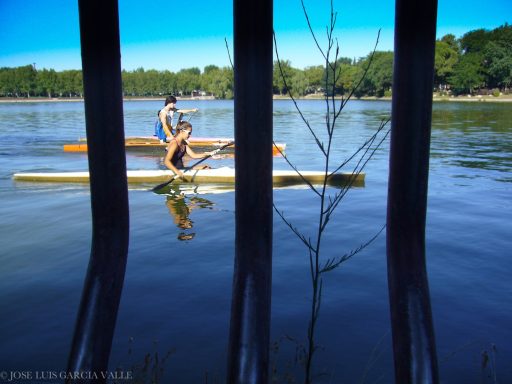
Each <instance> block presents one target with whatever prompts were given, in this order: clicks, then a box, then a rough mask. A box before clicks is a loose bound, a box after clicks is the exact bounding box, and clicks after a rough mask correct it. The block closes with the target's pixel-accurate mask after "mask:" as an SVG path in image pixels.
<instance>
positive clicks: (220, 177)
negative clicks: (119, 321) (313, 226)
mask: <svg viewBox="0 0 512 384" xmlns="http://www.w3.org/2000/svg"><path fill="white" fill-rule="evenodd" d="M301 174H302V176H304V178H305V179H307V180H308V181H309V182H310V183H312V184H321V183H322V182H323V179H324V173H323V172H320V171H301ZM127 177H128V183H162V182H165V181H168V180H170V179H171V178H172V177H174V173H173V172H172V171H170V170H128V171H127ZM364 177H365V175H364V173H360V174H358V175H353V174H351V173H342V172H339V173H336V174H334V175H332V176H331V177H329V180H328V184H330V185H345V184H347V183H349V182H351V181H352V180H353V181H354V185H356V186H361V185H363V184H364ZM13 178H14V180H17V181H31V182H54V183H87V182H89V172H26V173H25V172H23V173H15V174H14V175H13ZM272 179H273V183H274V185H293V184H301V183H303V181H302V179H301V177H300V176H299V175H298V174H297V173H296V172H295V171H293V170H274V171H273V172H272ZM174 182H175V183H184V182H185V183H195V184H203V183H207V184H215V183H219V184H222V183H234V182H235V170H234V168H229V167H223V168H216V169H201V170H190V171H188V172H186V173H185V176H184V180H180V179H176V180H175V181H174Z"/></svg>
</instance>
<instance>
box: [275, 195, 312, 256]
mask: <svg viewBox="0 0 512 384" xmlns="http://www.w3.org/2000/svg"><path fill="white" fill-rule="evenodd" d="M272 206H273V207H274V211H276V213H277V214H278V215H279V217H281V219H282V220H283V221H284V223H285V224H286V225H287V226H288V227H289V228H290V229H291V230H292V232H293V233H295V235H296V236H297V237H298V238H299V239H300V240H301V241H302V242H303V243H304V245H305V246H306V247H307V248H308V249H309V250H310V251H312V252H315V248H314V247H313V245H312V244H311V240H308V239H306V237H305V236H304V235H303V234H302V233H301V232H300V231H299V229H298V228H297V227H295V226H294V225H293V224H292V223H290V222H289V221H288V220H287V219H286V218H285V217H284V214H283V212H281V211H279V210H278V209H277V207H276V206H275V205H274V204H272Z"/></svg>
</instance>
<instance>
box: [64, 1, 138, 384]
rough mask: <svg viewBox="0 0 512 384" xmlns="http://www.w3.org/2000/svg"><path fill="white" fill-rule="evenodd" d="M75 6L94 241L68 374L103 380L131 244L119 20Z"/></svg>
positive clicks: (110, 5)
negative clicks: (86, 373) (94, 375)
mask: <svg viewBox="0 0 512 384" xmlns="http://www.w3.org/2000/svg"><path fill="white" fill-rule="evenodd" d="M78 4H79V11H80V38H81V47H82V71H83V80H84V95H85V118H86V127H87V145H88V156H89V173H90V183H91V185H90V188H91V209H92V226H93V228H92V232H93V234H92V246H91V255H90V261H89V267H88V270H87V276H86V279H85V284H84V288H83V293H82V300H81V303H80V308H79V313H78V318H77V322H76V326H75V333H74V337H73V342H72V346H71V352H70V356H69V362H68V370H69V372H78V371H91V372H100V371H106V370H107V368H108V359H109V355H110V349H111V344H112V338H113V334H114V328H115V323H116V317H117V310H118V307H119V301H120V298H121V291H122V287H123V280H124V273H125V268H126V259H127V253H128V238H129V212H128V184H127V179H126V158H125V152H124V128H123V99H122V83H121V62H120V56H121V55H120V43H119V17H118V6H117V0H79V2H78ZM101 377H102V376H101V375H99V380H98V379H96V380H93V379H91V380H86V379H83V380H79V381H80V382H93V381H94V382H104V380H102V379H101ZM73 381H76V380H73Z"/></svg>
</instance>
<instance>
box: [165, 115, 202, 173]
mask: <svg viewBox="0 0 512 384" xmlns="http://www.w3.org/2000/svg"><path fill="white" fill-rule="evenodd" d="M191 135H192V124H190V123H189V122H188V121H181V122H179V123H178V124H177V125H176V135H174V137H173V138H172V139H171V141H170V142H169V144H168V145H167V154H166V155H165V159H164V164H165V166H166V167H167V168H168V169H170V170H171V171H173V172H174V173H175V174H177V175H179V176H180V177H182V176H183V171H182V169H183V168H184V165H183V157H184V156H185V155H188V156H189V157H191V158H192V159H202V158H205V157H208V156H209V155H210V154H211V152H204V153H195V152H194V151H193V150H192V148H190V147H189V145H188V143H187V139H188V138H189V137H190V136H191ZM208 168H210V167H209V166H208V165H204V164H202V165H199V166H198V167H197V168H196V167H194V169H208Z"/></svg>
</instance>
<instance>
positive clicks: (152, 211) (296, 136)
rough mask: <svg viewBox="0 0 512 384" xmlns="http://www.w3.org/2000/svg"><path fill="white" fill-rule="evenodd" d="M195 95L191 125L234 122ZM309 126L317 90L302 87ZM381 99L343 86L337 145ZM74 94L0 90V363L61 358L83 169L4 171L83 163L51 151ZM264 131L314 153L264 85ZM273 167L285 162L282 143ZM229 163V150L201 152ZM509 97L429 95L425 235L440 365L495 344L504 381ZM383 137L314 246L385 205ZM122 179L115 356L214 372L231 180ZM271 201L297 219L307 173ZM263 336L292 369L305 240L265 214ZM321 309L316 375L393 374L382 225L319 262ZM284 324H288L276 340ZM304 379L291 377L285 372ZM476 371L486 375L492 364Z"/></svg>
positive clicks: (79, 229) (462, 361) (130, 116)
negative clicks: (69, 176)
mask: <svg viewBox="0 0 512 384" xmlns="http://www.w3.org/2000/svg"><path fill="white" fill-rule="evenodd" d="M180 103H181V104H180V106H182V107H185V108H186V107H197V108H199V110H200V111H199V113H197V114H196V115H194V117H193V118H192V121H191V122H192V123H193V125H194V128H195V129H194V134H195V135H196V136H222V137H226V136H227V137H232V136H233V104H232V102H226V101H197V102H180ZM161 104H162V102H153V101H144V102H140V101H138V102H136V101H133V102H126V103H125V105H124V113H125V129H126V135H127V136H131V135H151V134H152V127H153V122H154V118H155V115H156V111H157V110H158V109H159V108H160V107H161ZM301 106H302V108H303V110H304V112H305V115H306V116H307V118H308V120H309V121H310V122H311V123H312V124H313V126H314V127H315V129H319V130H320V129H322V127H323V121H324V106H325V105H324V103H323V102H321V101H307V102H302V103H301ZM390 108H391V105H390V103H389V102H361V101H354V102H352V103H351V104H349V107H348V108H347V110H346V112H345V115H344V118H343V120H342V122H341V123H340V126H339V129H338V131H337V132H338V133H337V135H336V138H335V153H334V158H335V159H336V162H338V161H342V160H343V159H345V158H347V157H348V156H349V154H350V153H351V151H352V150H353V149H354V148H357V145H358V144H360V143H362V142H363V141H364V140H365V139H366V138H368V137H369V136H370V135H371V134H372V132H373V130H374V129H375V128H376V127H377V125H378V124H379V122H380V120H381V119H382V118H384V117H386V116H387V115H389V113H390ZM84 127H85V122H84V116H83V104H82V103H23V104H21V103H20V104H0V195H1V203H0V215H1V217H2V220H1V221H0V246H1V248H2V251H1V253H0V292H2V294H1V296H0V306H1V308H2V314H1V316H0V330H1V331H0V332H1V340H2V343H1V344H0V345H1V347H0V371H13V370H28V371H42V370H46V371H48V370H50V371H51V370H53V371H60V370H62V369H65V366H66V359H67V354H68V351H69V346H70V340H71V336H72V332H73V326H74V322H75V317H76V312H77V308H78V303H79V300H80V295H81V289H82V284H83V279H84V275H85V271H86V267H87V263H88V258H89V252H90V241H91V234H90V232H91V215H90V202H89V199H90V195H89V190H88V188H87V186H84V185H53V184H31V183H21V182H14V181H13V180H12V174H13V173H15V172H18V171H52V170H55V171H60V170H84V169H86V167H87V157H86V155H84V154H70V153H64V152H63V151H62V145H63V144H64V143H67V142H73V141H75V140H77V139H78V138H80V137H84V136H85V128H84ZM274 138H275V140H276V141H278V142H285V143H286V144H287V154H288V156H289V157H290V159H291V160H292V161H293V162H294V163H296V164H297V165H298V166H299V167H300V168H301V169H319V168H320V166H321V164H322V158H321V156H320V154H319V153H318V151H317V150H316V149H315V143H314V141H313V139H312V138H311V137H310V136H309V134H308V132H307V130H306V129H305V127H304V125H303V123H301V121H300V119H299V117H298V115H297V114H296V112H295V109H294V107H293V105H292V104H291V103H290V102H289V101H276V102H275V103H274ZM161 160H162V159H161V158H160V157H159V156H151V155H146V154H141V153H129V154H128V155H127V164H128V167H129V168H131V169H155V168H158V167H161V166H162V165H161ZM274 163H275V168H279V169H286V168H287V165H286V164H285V162H284V161H283V159H282V158H276V159H275V161H274ZM209 164H210V165H212V166H233V159H229V158H225V159H220V160H210V161H209ZM511 168H512V108H510V105H507V104H491V103H472V104H462V103H461V104H456V103H438V104H435V105H434V112H433V130H432V151H431V165H430V170H431V174H430V180H429V193H430V194H429V206H428V218H427V252H428V260H427V263H428V271H429V279H430V280H429V281H430V289H431V295H432V306H433V313H434V321H435V330H436V338H437V347H438V355H439V364H440V373H441V379H442V382H444V383H481V382H486V381H485V380H487V377H486V374H487V373H489V371H487V372H485V373H483V372H482V369H481V361H482V351H488V352H490V351H491V350H492V345H493V344H494V345H495V346H496V350H497V353H496V354H495V359H496V364H495V368H494V372H495V373H496V375H497V378H498V382H500V383H507V382H512V364H511V362H512V328H511V326H510V324H512V311H511V308H512V283H511V275H512V269H511V267H510V254H511V251H512V240H511V233H510V225H509V223H510V217H511V216H512V204H511V202H510V201H511V199H510V196H511V192H512V176H511ZM387 170H388V143H386V144H385V145H384V146H383V148H382V149H381V150H380V151H378V152H377V154H376V157H375V159H374V160H373V161H372V162H371V163H370V164H369V165H368V167H367V169H366V173H367V178H366V183H365V187H364V188H355V189H353V190H351V191H350V193H349V194H348V196H347V198H346V200H345V201H344V203H343V204H342V205H341V206H340V208H339V210H338V212H337V215H336V216H335V219H334V220H333V221H332V222H331V224H330V227H329V230H328V232H327V233H326V237H325V242H324V246H325V247H324V252H325V257H332V256H336V255H341V254H343V253H345V252H347V251H349V250H351V249H353V248H356V247H357V246H358V245H359V244H360V243H362V242H365V241H366V240H367V239H369V238H370V237H371V236H373V235H374V234H375V233H376V232H377V231H378V230H379V229H380V227H381V226H382V225H383V223H384V221H385V211H386V193H387V185H386V184H387ZM147 187H149V186H145V187H142V188H139V189H133V190H130V192H129V198H130V221H131V238H130V251H129V259H128V267H127V272H126V280H125V288H124V291H123V298H122V302H121V307H120V312H119V316H118V321H117V329H116V334H115V339H114V345H113V350H112V355H111V365H112V368H115V367H123V368H125V369H132V367H133V365H137V364H139V365H140V364H142V362H143V360H144V355H145V354H146V353H154V352H158V353H159V355H160V356H163V355H165V354H166V353H167V352H168V351H170V352H171V355H170V357H169V358H168V359H167V360H166V362H165V380H164V382H173V383H204V382H205V377H206V376H208V378H209V380H210V382H212V381H213V380H218V381H219V382H220V381H222V379H223V377H224V372H225V365H226V362H225V356H226V346H227V335H228V330H229V310H230V300H231V281H232V273H233V257H234V246H233V243H234V193H233V191H229V190H218V189H217V190H210V191H205V193H198V192H202V191H201V190H196V191H194V190H191V189H190V188H189V189H188V190H187V191H185V192H186V196H185V197H184V198H180V199H177V198H173V197H171V196H166V195H156V194H153V193H152V192H149V191H148V188H147ZM274 201H275V203H276V205H277V207H278V208H279V209H280V210H282V211H284V212H285V214H286V216H287V217H288V219H289V220H290V221H292V222H293V223H294V224H295V225H296V226H297V227H299V228H301V230H303V231H304V232H305V233H311V231H312V230H313V229H314V225H315V219H316V217H317V214H316V210H315V209H314V207H315V204H316V203H317V202H316V200H315V198H314V196H312V194H311V192H310V191H308V190H307V189H298V188H294V189H279V190H275V191H274ZM273 257H274V259H273V298H272V340H274V341H276V342H278V343H279V347H280V348H279V350H278V351H274V352H273V354H272V358H273V361H274V362H276V364H277V366H278V370H279V372H280V373H282V374H284V373H287V372H292V373H294V374H297V375H298V376H297V377H298V378H300V377H301V376H300V371H297V369H296V367H295V365H294V358H295V348H296V345H297V344H300V343H303V342H304V341H305V335H306V326H307V321H308V320H307V319H308V309H309V300H310V284H309V280H308V276H309V269H308V261H307V254H306V250H305V249H304V247H303V246H302V245H301V243H300V242H299V241H298V240H297V238H296V237H295V236H294V235H293V234H292V233H291V232H290V230H289V229H288V228H287V227H286V226H285V225H284V224H283V223H282V222H281V220H280V219H279V217H277V215H276V217H275V219H274V256H273ZM324 292H325V296H324V300H323V303H322V305H323V306H322V312H321V317H320V320H319V329H318V340H317V341H318V342H319V343H320V344H321V346H322V348H321V349H320V350H319V352H318V354H317V360H316V372H317V373H319V374H320V373H325V375H323V376H319V379H318V382H325V383H356V382H357V383H361V382H365V383H374V382H377V381H378V382H380V383H391V382H393V369H392V366H393V363H392V357H391V342H390V325H389V306H388V295H387V282H386V262H385V237H384V236H380V237H379V238H378V239H377V240H376V241H375V242H374V243H373V244H372V245H371V246H370V247H369V248H367V249H366V250H365V252H363V253H361V254H359V255H358V256H357V257H355V258H353V259H351V260H349V261H348V262H347V263H346V264H344V265H343V266H342V267H341V268H340V269H338V270H336V271H334V272H331V273H329V274H328V275H327V276H326V277H325V282H324ZM289 339H293V341H290V340H289ZM299 381H300V379H299ZM489 382H490V381H489Z"/></svg>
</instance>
